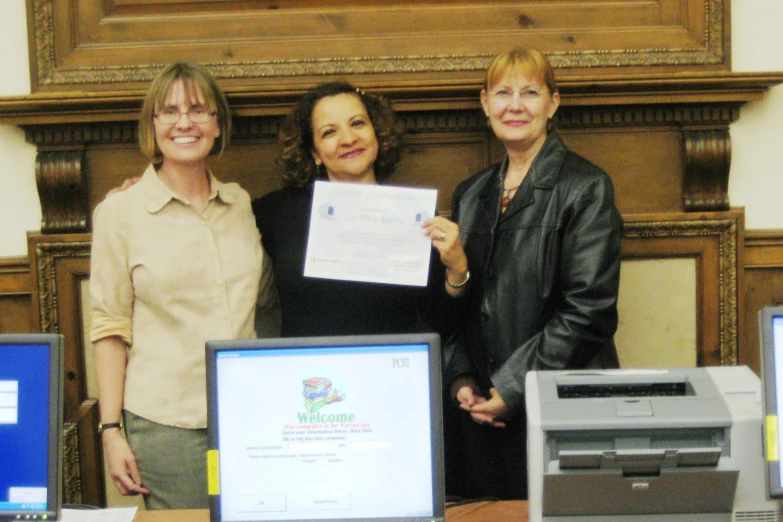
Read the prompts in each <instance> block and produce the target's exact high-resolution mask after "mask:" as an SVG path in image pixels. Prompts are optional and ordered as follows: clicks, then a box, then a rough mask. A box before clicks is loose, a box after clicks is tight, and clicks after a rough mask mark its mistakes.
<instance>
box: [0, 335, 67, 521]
mask: <svg viewBox="0 0 783 522" xmlns="http://www.w3.org/2000/svg"><path fill="white" fill-rule="evenodd" d="M62 374H63V339H62V337H61V336H60V335H57V334H0V521H2V522H5V521H11V520H13V521H18V520H46V521H51V520H58V519H59V516H60V508H61V483H62V479H61V475H62V434H63V381H62Z"/></svg>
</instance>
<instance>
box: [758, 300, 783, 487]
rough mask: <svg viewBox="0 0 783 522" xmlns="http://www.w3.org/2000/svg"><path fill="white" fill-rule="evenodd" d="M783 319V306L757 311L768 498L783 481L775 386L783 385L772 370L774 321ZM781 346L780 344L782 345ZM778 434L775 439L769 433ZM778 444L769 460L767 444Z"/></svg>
mask: <svg viewBox="0 0 783 522" xmlns="http://www.w3.org/2000/svg"><path fill="white" fill-rule="evenodd" d="M778 317H779V318H781V319H783V306H767V307H764V308H762V309H761V311H760V312H759V338H760V347H761V349H760V352H761V353H760V359H761V389H762V401H761V402H762V415H763V417H762V418H763V419H764V422H763V425H764V429H762V430H761V431H762V437H763V445H764V466H765V468H766V469H765V473H764V478H765V482H766V486H767V498H769V499H783V483H782V482H781V473H780V462H779V458H780V450H781V449H783V448H781V446H780V435H781V432H780V428H779V426H780V424H779V422H780V418H781V415H783V411H781V405H779V404H777V398H776V390H778V388H779V387H781V386H783V375H776V374H775V355H776V354H775V339H774V336H773V325H772V323H773V321H774V320H775V318H778ZM781 349H782V350H783V346H781ZM774 435H777V439H776V440H771V437H772V436H774ZM773 444H774V448H777V449H776V450H775V453H778V460H774V461H770V460H769V459H770V453H771V451H770V448H773V446H772V445H773Z"/></svg>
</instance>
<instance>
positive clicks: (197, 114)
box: [155, 105, 217, 125]
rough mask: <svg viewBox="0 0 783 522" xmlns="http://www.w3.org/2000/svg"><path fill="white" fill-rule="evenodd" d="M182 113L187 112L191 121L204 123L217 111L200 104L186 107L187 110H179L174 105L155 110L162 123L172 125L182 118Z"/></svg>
mask: <svg viewBox="0 0 783 522" xmlns="http://www.w3.org/2000/svg"><path fill="white" fill-rule="evenodd" d="M183 114H187V115H188V119H189V120H190V121H191V122H193V123H206V122H208V121H209V119H210V118H212V116H214V115H215V114H217V112H209V111H208V110H207V108H206V107H202V106H200V105H194V106H193V107H191V108H189V109H188V112H179V109H177V108H176V107H166V108H165V109H161V110H160V111H159V112H157V113H156V114H155V117H156V118H157V119H158V121H159V122H161V123H163V124H164V125H174V124H175V123H177V122H178V121H179V120H180V118H182V115H183Z"/></svg>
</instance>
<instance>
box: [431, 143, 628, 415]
mask: <svg viewBox="0 0 783 522" xmlns="http://www.w3.org/2000/svg"><path fill="white" fill-rule="evenodd" d="M507 161H508V158H506V160H504V161H503V163H500V164H496V165H493V166H491V167H489V168H487V169H485V170H483V171H481V172H479V173H477V174H475V175H474V176H472V177H470V178H469V179H467V180H465V181H463V182H462V183H460V185H459V186H458V187H457V188H456V190H455V192H454V201H453V207H452V208H453V212H454V214H453V218H454V220H455V221H456V222H457V223H458V224H459V226H460V237H461V240H462V243H463V246H464V248H465V252H466V253H467V256H468V262H469V269H470V274H471V280H470V283H468V284H469V288H468V290H467V291H466V292H465V293H464V294H463V296H462V297H461V299H465V300H467V302H466V303H465V308H466V310H467V314H468V315H467V317H466V318H465V320H464V321H463V325H464V326H463V327H462V329H461V332H460V334H458V335H457V336H455V337H453V338H451V339H450V340H448V341H447V342H446V343H445V349H444V365H445V371H444V383H445V384H446V385H447V386H448V385H449V384H450V383H451V382H452V380H453V379H454V378H456V377H457V376H459V375H462V374H471V375H473V376H474V377H475V378H476V379H477V380H478V382H479V384H480V385H481V387H482V388H484V391H485V392H487V391H488V388H489V387H495V388H496V389H497V391H498V393H499V394H500V396H501V397H502V398H503V400H504V401H505V402H506V406H507V407H508V410H509V413H510V415H511V416H512V418H513V417H515V416H517V415H519V414H522V413H523V412H524V390H525V375H526V374H527V372H528V371H529V370H544V369H563V368H616V367H618V366H619V363H618V359H617V351H616V349H615V346H614V341H613V336H614V333H615V330H616V329H617V293H618V289H619V284H620V243H621V238H622V217H621V216H620V213H619V212H618V210H617V208H616V207H615V202H614V188H613V185H612V181H611V179H610V178H609V176H608V175H607V174H606V173H605V172H604V171H603V170H601V169H600V168H598V167H596V166H595V165H593V164H591V163H590V162H589V161H587V160H585V159H584V158H582V157H580V156H578V155H577V154H575V153H573V152H571V151H569V150H568V149H567V148H566V147H565V145H564V144H563V142H562V141H561V140H560V138H559V137H558V136H557V134H556V133H555V132H552V133H551V134H550V135H549V137H548V138H547V141H546V143H545V144H544V146H543V147H542V148H541V150H540V151H539V154H538V156H537V157H536V159H535V161H534V162H533V165H532V166H531V168H530V170H529V172H528V174H527V176H526V177H525V179H524V181H523V182H522V185H521V186H520V187H519V189H518V190H517V193H516V195H515V197H514V198H513V199H512V200H511V204H510V205H509V207H508V208H507V209H506V212H505V213H503V214H501V213H500V197H501V190H502V187H503V176H504V174H505V170H506V163H507ZM447 389H448V388H447ZM488 396H489V395H488V394H487V397H488Z"/></svg>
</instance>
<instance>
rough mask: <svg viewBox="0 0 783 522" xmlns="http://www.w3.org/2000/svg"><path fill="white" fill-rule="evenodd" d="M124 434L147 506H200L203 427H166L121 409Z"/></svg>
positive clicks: (205, 499)
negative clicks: (137, 470)
mask: <svg viewBox="0 0 783 522" xmlns="http://www.w3.org/2000/svg"><path fill="white" fill-rule="evenodd" d="M123 413H124V417H125V433H126V435H127V437H128V444H130V447H131V449H132V450H133V454H134V455H135V457H136V465H137V466H138V468H139V471H140V472H141V479H142V483H143V485H144V487H146V488H147V489H149V490H150V493H149V494H148V495H144V504H145V506H146V507H147V509H204V508H208V507H209V495H208V493H207V430H206V429H186V428H177V427H174V426H166V425H164V424H158V423H156V422H152V421H150V420H147V419H145V418H143V417H139V416H138V415H135V414H133V413H131V412H129V411H127V410H125V411H124V412H123Z"/></svg>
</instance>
